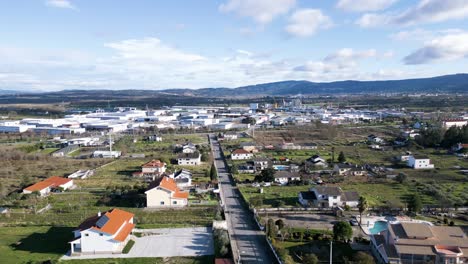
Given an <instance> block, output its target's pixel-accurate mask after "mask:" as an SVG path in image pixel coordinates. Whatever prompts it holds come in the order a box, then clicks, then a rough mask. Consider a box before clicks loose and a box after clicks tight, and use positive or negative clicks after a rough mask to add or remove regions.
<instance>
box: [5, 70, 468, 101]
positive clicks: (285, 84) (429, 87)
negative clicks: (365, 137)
mask: <svg viewBox="0 0 468 264" xmlns="http://www.w3.org/2000/svg"><path fill="white" fill-rule="evenodd" d="M466 92H468V74H466V73H459V74H452V75H444V76H437V77H431V78H418V79H405V80H387V81H352V80H349V81H336V82H310V81H281V82H273V83H263V84H256V85H249V86H242V87H237V88H201V89H165V90H142V89H138V88H137V87H135V89H127V90H111V89H101V90H64V91H60V92H40V93H35V94H36V95H39V94H45V95H50V96H54V97H55V96H61V95H69V94H80V93H81V94H83V95H85V94H86V95H92V96H96V95H99V96H100V97H102V96H104V97H106V96H110V97H114V96H119V95H126V96H157V97H160V96H187V97H193V96H195V97H212V98H213V97H217V98H222V97H253V96H288V95H299V94H301V95H321V94H323V95H332V94H376V93H466ZM13 94H31V93H29V92H24V91H23V92H21V91H18V90H16V91H15V90H11V89H9V90H6V89H4V90H3V89H0V95H3V96H5V95H13Z"/></svg>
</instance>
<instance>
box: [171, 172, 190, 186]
mask: <svg viewBox="0 0 468 264" xmlns="http://www.w3.org/2000/svg"><path fill="white" fill-rule="evenodd" d="M174 180H175V181H176V184H177V187H178V188H181V189H185V188H190V187H192V172H190V171H189V170H185V169H182V170H180V171H178V172H176V173H174Z"/></svg>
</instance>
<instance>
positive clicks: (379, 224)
mask: <svg viewBox="0 0 468 264" xmlns="http://www.w3.org/2000/svg"><path fill="white" fill-rule="evenodd" d="M384 230H387V222H386V221H376V222H375V223H374V227H372V228H369V231H370V233H371V234H378V233H380V232H382V231H384Z"/></svg>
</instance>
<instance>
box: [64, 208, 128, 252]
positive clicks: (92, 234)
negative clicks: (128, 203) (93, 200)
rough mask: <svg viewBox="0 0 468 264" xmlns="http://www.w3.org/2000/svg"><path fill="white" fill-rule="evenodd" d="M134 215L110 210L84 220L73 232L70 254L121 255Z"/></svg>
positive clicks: (118, 210)
mask: <svg viewBox="0 0 468 264" xmlns="http://www.w3.org/2000/svg"><path fill="white" fill-rule="evenodd" d="M133 216H134V214H132V213H129V212H126V211H123V210H120V209H112V210H109V211H107V212H105V213H104V214H101V212H99V213H98V214H97V215H94V216H92V217H90V218H88V219H86V220H85V221H84V222H83V223H81V225H79V226H78V229H76V230H75V231H73V235H74V237H75V240H73V241H71V242H69V243H70V246H71V254H72V255H76V254H113V253H121V252H122V250H123V248H124V247H125V245H126V244H127V242H128V240H129V238H130V233H131V232H132V231H133V228H134V227H135V224H133Z"/></svg>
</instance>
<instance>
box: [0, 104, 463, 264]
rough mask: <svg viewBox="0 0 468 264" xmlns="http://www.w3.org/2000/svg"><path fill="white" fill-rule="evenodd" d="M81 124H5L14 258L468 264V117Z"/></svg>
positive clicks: (6, 195)
mask: <svg viewBox="0 0 468 264" xmlns="http://www.w3.org/2000/svg"><path fill="white" fill-rule="evenodd" d="M304 101H305V100H304ZM69 112H71V113H69V114H64V116H63V117H62V118H41V117H34V118H32V117H25V118H22V117H20V116H17V115H11V113H10V116H8V115H7V116H4V117H3V120H2V121H1V126H0V131H1V132H2V134H1V135H0V138H1V142H2V149H3V151H2V156H3V157H2V163H3V166H2V167H3V169H2V172H1V173H2V174H1V175H2V179H3V181H2V183H1V191H2V192H1V195H2V200H1V203H0V206H1V209H0V211H1V216H0V222H1V223H2V226H3V227H2V228H0V233H1V236H2V237H3V238H4V239H5V242H6V243H8V245H4V246H3V249H2V256H6V258H15V259H16V258H19V259H22V260H27V259H31V258H34V259H36V260H38V261H46V260H51V261H52V260H53V261H55V260H59V259H60V260H63V261H67V263H68V262H70V263H75V262H77V263H81V262H82V261H86V260H88V261H90V260H92V261H99V259H101V260H105V259H108V258H124V259H127V258H128V259H135V260H138V261H144V260H142V259H151V258H158V257H159V258H161V257H163V258H180V259H184V258H196V259H198V260H199V261H201V262H202V263H203V262H206V263H207V262H211V261H221V260H222V261H227V262H224V263H229V261H235V262H239V261H246V262H248V261H258V262H263V263H270V262H271V263H274V262H278V263H293V262H301V263H317V261H327V260H328V259H329V258H330V257H331V258H332V259H333V260H334V261H335V262H342V261H345V260H355V261H358V262H359V261H363V262H359V263H374V262H375V263H419V262H408V261H410V260H411V261H415V260H417V261H425V262H424V263H426V262H428V263H465V262H466V256H465V255H463V254H464V253H463V252H464V251H466V250H468V248H467V245H468V244H467V242H468V238H467V237H466V233H465V232H466V224H467V222H468V212H467V211H466V209H467V201H468V196H467V193H468V192H467V191H466V190H467V187H468V186H467V185H466V184H467V181H466V177H467V174H468V167H467V161H468V159H467V157H468V154H467V153H468V144H466V143H467V136H468V125H467V123H468V114H466V113H465V112H459V113H455V112H453V113H444V115H443V116H441V113H440V112H427V111H426V112H420V111H410V110H406V109H404V108H398V109H397V108H375V107H372V108H365V107H362V106H361V107H359V108H354V107H344V108H343V107H338V106H335V107H334V106H333V105H323V106H313V105H310V104H306V103H303V100H302V99H301V98H283V99H282V100H281V102H273V103H249V104H246V105H236V106H233V107H229V106H228V107H226V106H225V107H222V106H173V107H165V108H162V109H149V108H148V107H147V108H146V109H137V108H135V107H115V108H108V109H100V108H96V109H95V110H93V111H89V112H80V113H73V110H71V111H69ZM436 133H439V134H438V135H436V136H435V134H436ZM241 227H242V228H241ZM243 229H250V230H251V231H252V232H254V233H252V236H254V235H253V234H256V235H255V237H256V238H248V237H247V238H242V237H240V236H239V235H238V234H240V233H242V232H243V231H242V230H243ZM18 237H19V239H18ZM262 237H263V238H262ZM251 240H252V241H253V243H255V244H256V246H255V247H256V248H255V247H254V248H252V247H251V246H250V245H249V244H248V243H246V242H248V241H250V242H249V243H252V241H251ZM47 241H50V242H52V241H53V249H50V245H51V244H50V243H47ZM332 241H333V251H331V242H332ZM389 241H395V242H391V243H390V242H389ZM168 245H170V246H169V247H168ZM5 247H7V248H5ZM257 250H258V251H257ZM330 252H333V255H332V256H330ZM80 261H81V262H80ZM431 261H432V262H431ZM358 262H356V263H358ZM93 263H94V262H93ZM97 263H99V262H97ZM141 263H144V262H141ZM216 263H218V262H216ZM421 263H422V262H421Z"/></svg>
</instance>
